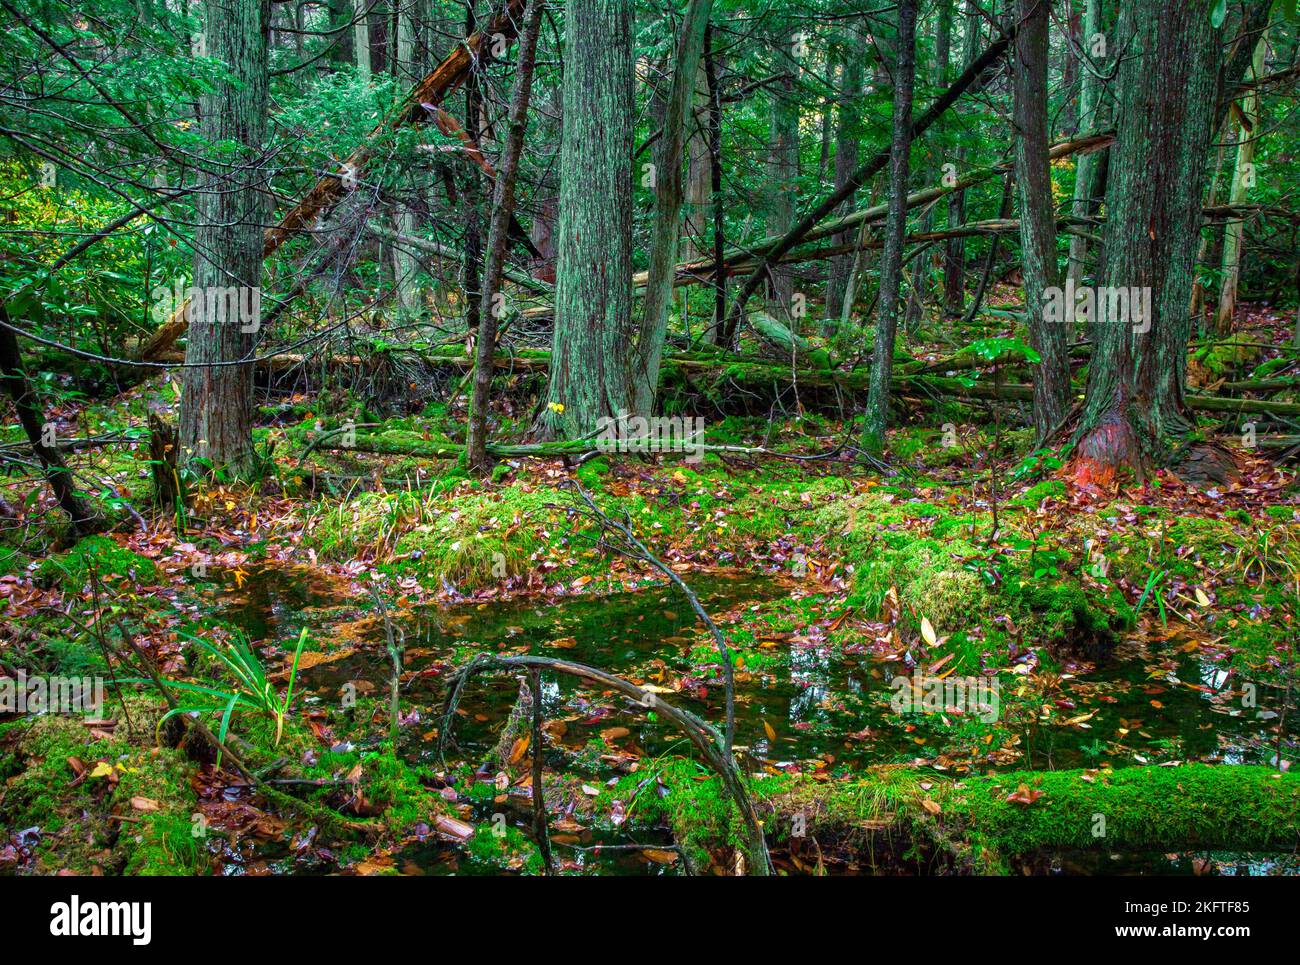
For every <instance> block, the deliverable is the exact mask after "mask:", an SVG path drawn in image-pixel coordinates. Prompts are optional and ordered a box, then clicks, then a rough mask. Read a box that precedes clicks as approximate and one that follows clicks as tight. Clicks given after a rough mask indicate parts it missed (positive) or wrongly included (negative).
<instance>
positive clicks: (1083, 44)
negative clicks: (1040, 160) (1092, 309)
mask: <svg viewBox="0 0 1300 965" xmlns="http://www.w3.org/2000/svg"><path fill="white" fill-rule="evenodd" d="M1104 28H1105V21H1104V20H1103V19H1102V0H1087V7H1086V8H1085V9H1084V13H1083V34H1082V36H1081V37H1080V50H1079V53H1080V56H1081V59H1082V62H1081V63H1080V64H1079V73H1080V75H1081V76H1080V80H1079V125H1078V126H1079V129H1080V130H1081V131H1085V132H1089V131H1094V130H1097V129H1099V128H1100V127H1102V126H1103V125H1104V124H1105V123H1106V117H1107V114H1108V112H1107V111H1106V110H1105V108H1104V107H1103V105H1102V100H1101V93H1102V87H1101V80H1100V79H1099V78H1098V76H1097V74H1098V73H1100V72H1101V71H1102V70H1103V69H1104V67H1105V62H1104V61H1103V62H1098V63H1093V61H1092V56H1091V49H1092V37H1093V36H1094V35H1096V34H1098V33H1101V34H1103V36H1104ZM1107 50H1108V51H1109V46H1108V48H1107ZM1099 163H1101V155H1100V153H1094V152H1091V151H1090V152H1088V153H1087V154H1082V155H1080V156H1079V158H1078V160H1077V161H1076V162H1075V165H1074V199H1073V204H1072V207H1071V210H1072V212H1073V214H1074V216H1075V217H1076V218H1087V217H1090V216H1092V215H1095V214H1096V213H1097V211H1098V209H1099V207H1100V205H1099V204H1098V198H1097V197H1096V196H1095V195H1094V194H1093V187H1094V182H1095V172H1096V169H1097V165H1098V164H1099ZM1095 254H1096V252H1094V255H1095ZM1087 271H1088V239H1087V238H1080V237H1078V236H1077V235H1076V236H1075V237H1073V238H1071V239H1070V260H1069V263H1068V266H1067V269H1066V272H1067V274H1066V277H1067V279H1068V280H1069V281H1071V282H1073V284H1074V287H1076V288H1077V287H1078V286H1079V285H1081V284H1082V283H1083V278H1084V274H1085V273H1086V272H1087Z"/></svg>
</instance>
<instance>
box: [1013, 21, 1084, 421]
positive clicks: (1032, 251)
mask: <svg viewBox="0 0 1300 965" xmlns="http://www.w3.org/2000/svg"><path fill="white" fill-rule="evenodd" d="M1050 12H1051V9H1050V5H1049V2H1048V0H1017V3H1016V17H1017V18H1018V19H1019V21H1020V30H1019V31H1018V32H1017V33H1016V50H1015V56H1014V57H1013V58H1012V67H1013V69H1012V78H1013V84H1014V89H1015V96H1014V101H1015V103H1014V117H1015V126H1016V138H1015V141H1016V143H1015V154H1016V188H1017V191H1018V193H1019V202H1020V250H1021V267H1022V274H1023V277H1024V284H1025V313H1026V315H1025V317H1026V319H1027V325H1028V328H1029V342H1030V344H1031V345H1032V346H1033V347H1034V351H1036V352H1037V353H1038V354H1039V356H1040V357H1041V359H1042V361H1041V362H1039V365H1038V370H1037V372H1036V373H1035V378H1034V409H1033V418H1034V435H1035V438H1036V439H1037V441H1038V442H1039V443H1042V442H1043V441H1044V440H1045V439H1047V437H1048V436H1049V435H1050V434H1051V433H1052V431H1053V430H1055V429H1056V427H1057V426H1058V425H1059V424H1060V421H1061V417H1062V416H1063V415H1064V414H1065V408H1066V403H1067V401H1068V399H1069V392H1070V359H1069V350H1068V348H1067V341H1068V340H1067V338H1066V335H1067V333H1068V332H1069V331H1070V327H1069V326H1068V325H1067V324H1066V323H1065V322H1064V321H1063V320H1060V319H1056V320H1049V319H1048V318H1047V315H1046V312H1045V311H1044V295H1043V292H1044V289H1046V288H1051V287H1055V286H1057V285H1058V284H1059V282H1060V279H1059V273H1058V271H1057V266H1056V217H1055V214H1054V211H1053V202H1052V171H1051V167H1050V166H1049V164H1048V159H1047V151H1048V147H1047V57H1048V49H1049V48H1048V36H1047V34H1048V15H1049V13H1050Z"/></svg>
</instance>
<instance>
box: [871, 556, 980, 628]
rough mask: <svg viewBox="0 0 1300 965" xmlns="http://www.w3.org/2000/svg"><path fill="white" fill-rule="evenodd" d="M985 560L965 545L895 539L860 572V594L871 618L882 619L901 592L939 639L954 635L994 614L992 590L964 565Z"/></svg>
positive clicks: (901, 598)
mask: <svg viewBox="0 0 1300 965" xmlns="http://www.w3.org/2000/svg"><path fill="white" fill-rule="evenodd" d="M900 535H901V537H902V538H894V537H898V536H900ZM979 555H980V554H979V551H978V550H976V549H975V547H974V546H972V545H971V544H970V543H968V542H966V541H965V540H961V539H949V540H943V541H940V540H932V539H915V538H913V537H911V536H910V535H909V534H891V536H889V537H886V539H885V540H882V543H881V546H880V550H879V552H877V553H875V554H874V555H872V556H871V557H870V558H869V559H867V560H866V561H865V562H864V563H863V565H861V566H860V567H859V568H858V570H857V577H858V579H857V584H856V594H857V595H858V597H859V598H860V599H861V601H862V603H863V605H864V606H865V607H866V609H867V612H868V613H869V614H878V613H879V612H880V608H881V605H882V604H883V602H884V600H885V597H886V595H887V594H888V593H889V590H890V588H891V587H897V589H898V601H899V603H900V604H901V605H902V606H903V608H904V610H905V611H906V612H909V613H910V614H912V615H913V617H914V619H915V620H916V622H919V621H920V620H921V618H922V617H924V618H926V619H928V620H929V621H930V623H931V624H932V625H933V626H934V628H935V630H936V631H938V632H939V633H952V632H955V631H957V630H961V629H963V628H965V627H967V626H970V625H971V624H972V622H973V621H977V620H978V619H979V617H980V615H981V614H984V613H986V612H987V610H988V608H989V604H990V595H989V592H988V588H987V587H986V586H985V584H984V582H983V581H982V580H981V579H980V577H979V576H978V575H977V574H975V573H973V572H971V571H970V570H969V569H966V568H964V567H963V565H962V563H963V560H966V559H973V558H977V557H978V556H979Z"/></svg>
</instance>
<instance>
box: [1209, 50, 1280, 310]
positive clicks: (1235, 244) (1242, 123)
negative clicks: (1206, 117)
mask: <svg viewBox="0 0 1300 965" xmlns="http://www.w3.org/2000/svg"><path fill="white" fill-rule="evenodd" d="M1267 50H1268V33H1267V31H1266V32H1265V33H1264V34H1263V35H1262V36H1261V37H1260V38H1259V42H1258V43H1257V44H1255V53H1254V56H1253V57H1252V58H1251V67H1250V80H1251V81H1256V80H1258V79H1259V78H1260V77H1262V76H1263V74H1264V54H1265V52H1266V51H1267ZM1260 136H1261V131H1260V130H1259V89H1258V88H1257V87H1252V88H1251V89H1250V93H1249V94H1247V95H1246V96H1245V97H1244V98H1242V101H1241V113H1240V114H1239V115H1238V120H1237V163H1236V166H1235V167H1234V168H1233V171H1232V189H1231V190H1230V192H1229V194H1228V203H1229V204H1245V203H1246V200H1247V197H1248V196H1249V193H1250V188H1251V186H1252V185H1253V184H1254V181H1255V145H1256V144H1258V143H1259V139H1260ZM1245 240H1246V221H1245V219H1244V218H1237V219H1234V220H1232V221H1229V222H1228V223H1227V225H1226V226H1224V229H1223V287H1222V288H1221V289H1220V290H1219V311H1218V314H1217V316H1216V317H1215V325H1214V328H1215V331H1216V332H1217V333H1218V334H1219V335H1229V334H1231V332H1232V317H1233V315H1234V314H1236V311H1237V289H1238V286H1239V284H1240V283H1241V252H1242V248H1243V246H1244V243H1245Z"/></svg>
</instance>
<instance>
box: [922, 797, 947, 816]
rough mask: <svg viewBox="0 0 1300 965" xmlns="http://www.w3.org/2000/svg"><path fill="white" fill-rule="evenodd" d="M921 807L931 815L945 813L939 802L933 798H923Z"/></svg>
mask: <svg viewBox="0 0 1300 965" xmlns="http://www.w3.org/2000/svg"><path fill="white" fill-rule="evenodd" d="M921 807H923V808H925V809H926V810H927V811H929V812H930V813H931V814H942V813H943V808H942V807H940V806H939V802H938V801H936V800H934V799H933V798H928V797H923V798H921Z"/></svg>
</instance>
